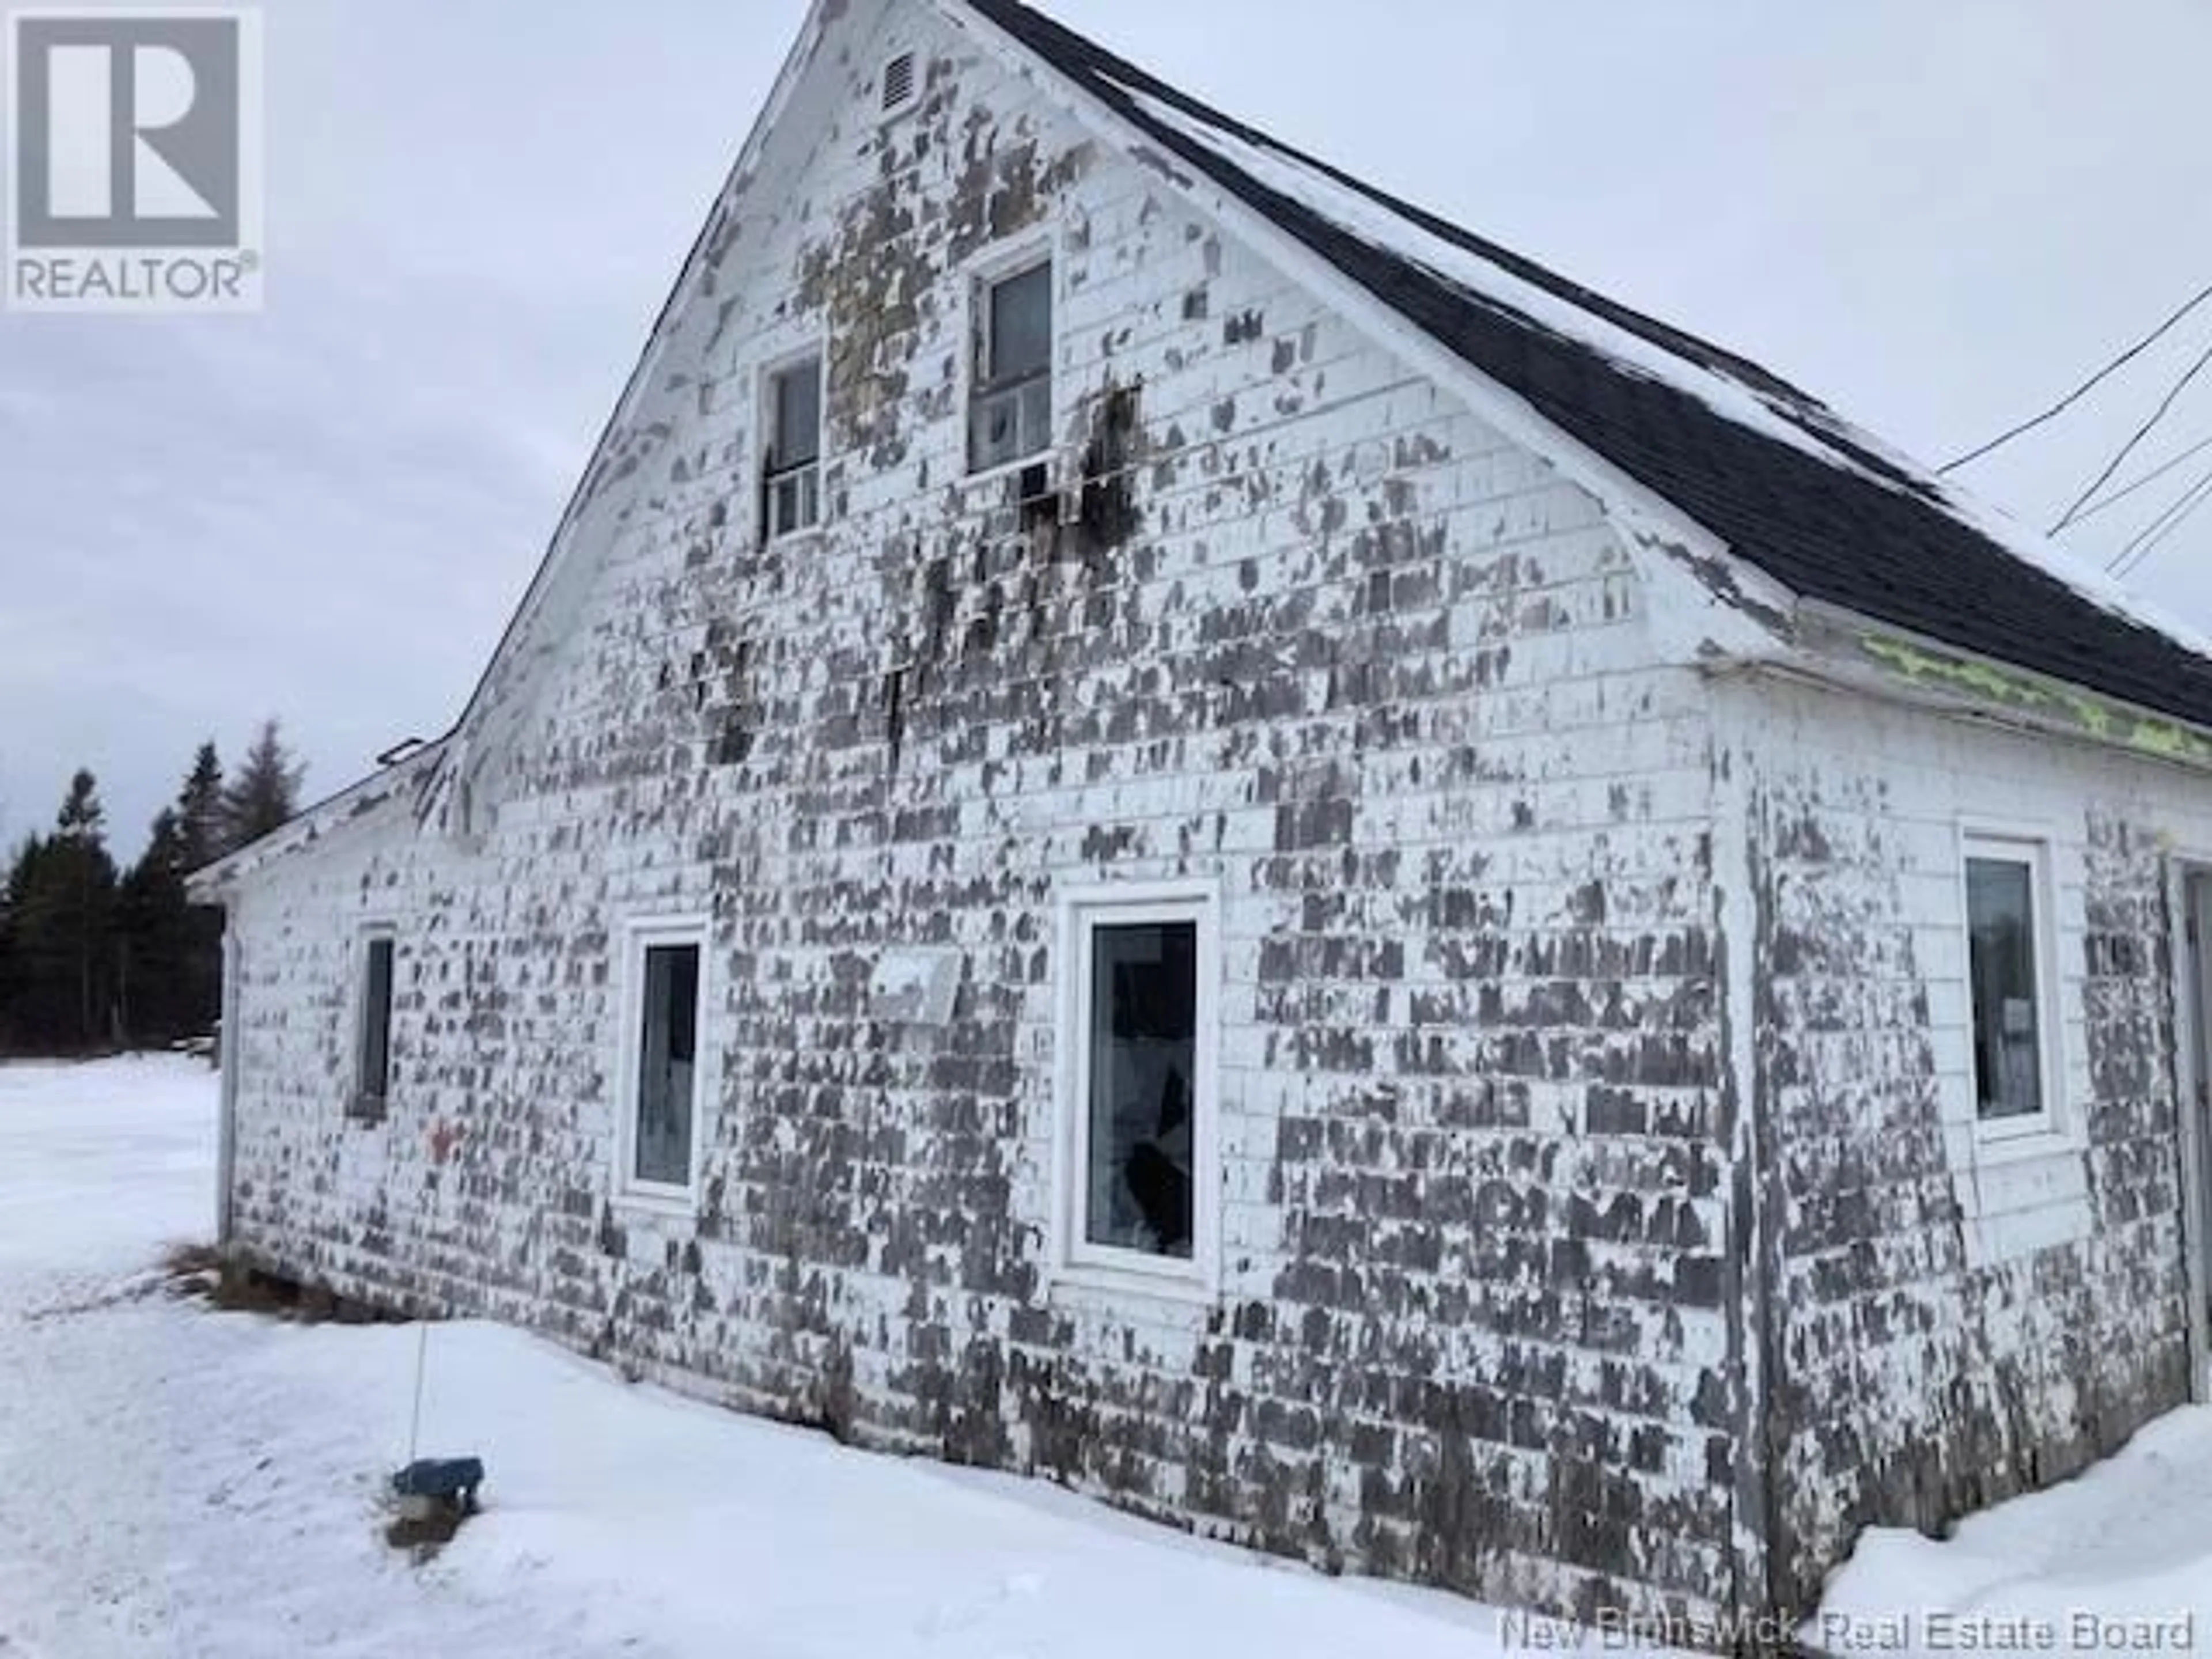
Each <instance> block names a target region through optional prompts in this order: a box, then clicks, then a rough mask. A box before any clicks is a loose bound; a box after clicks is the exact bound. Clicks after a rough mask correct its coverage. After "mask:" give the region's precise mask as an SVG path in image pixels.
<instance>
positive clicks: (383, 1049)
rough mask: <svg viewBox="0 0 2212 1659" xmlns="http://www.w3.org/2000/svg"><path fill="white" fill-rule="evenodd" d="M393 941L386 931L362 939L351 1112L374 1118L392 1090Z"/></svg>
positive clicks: (379, 1115) (379, 1113) (382, 1109)
mask: <svg viewBox="0 0 2212 1659" xmlns="http://www.w3.org/2000/svg"><path fill="white" fill-rule="evenodd" d="M395 948H396V946H395V941H394V940H393V939H392V936H391V935H390V934H388V933H374V934H371V935H370V936H369V937H368V939H366V940H364V941H363V949H362V970H361V1014H360V1018H359V1020H358V1022H357V1024H356V1036H355V1043H354V1072H353V1078H354V1081H353V1114H354V1115H355V1116H356V1117H360V1118H366V1119H370V1120H374V1119H377V1118H380V1117H382V1116H383V1115H384V1107H385V1101H386V1097H387V1096H388V1095H389V1094H390V1093H391V1091H392V963H393V956H394V951H395Z"/></svg>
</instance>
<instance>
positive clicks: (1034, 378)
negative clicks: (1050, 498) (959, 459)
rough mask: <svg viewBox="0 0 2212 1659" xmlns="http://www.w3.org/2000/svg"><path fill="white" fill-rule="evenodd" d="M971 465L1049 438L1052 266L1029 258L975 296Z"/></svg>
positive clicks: (1003, 461) (1021, 452) (1035, 451)
mask: <svg viewBox="0 0 2212 1659" xmlns="http://www.w3.org/2000/svg"><path fill="white" fill-rule="evenodd" d="M976 325H977V327H976V341H975V365H976V372H975V395H974V398H973V399H972V400H971V403H970V404H969V436H968V450H969V465H970V467H971V468H972V469H973V470H975V471H979V472H980V471H984V470H985V469H987V468H990V467H995V466H1005V465H1010V464H1012V462H1015V461H1024V460H1027V459H1030V457H1031V456H1033V455H1039V454H1042V453H1044V451H1045V450H1046V449H1048V447H1051V443H1052V266H1051V265H1050V264H1040V265H1032V266H1031V267H1030V269H1028V270H1024V271H1021V272H1019V273H1018V274H1016V275H1014V276H1008V277H1006V278H1004V279H1003V280H1001V281H999V282H994V283H985V284H984V286H983V288H982V290H981V293H980V294H979V295H978V296H977V305H976Z"/></svg>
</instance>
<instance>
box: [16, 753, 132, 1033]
mask: <svg viewBox="0 0 2212 1659" xmlns="http://www.w3.org/2000/svg"><path fill="white" fill-rule="evenodd" d="M8 916H9V961H10V963H11V972H12V973H13V975H14V980H15V983H14V985H13V987H11V988H12V990H13V994H12V995H11V997H10V998H9V1004H10V1011H11V1012H10V1023H11V1024H12V1025H13V1026H14V1028H15V1030H14V1037H15V1042H16V1043H17V1044H18V1045H19V1046H21V1047H28V1048H35V1049H39V1050H40V1051H44V1052H52V1053H82V1052H85V1051H87V1050H89V1049H93V1048H100V1047H102V1046H104V1045H106V1044H108V1043H112V1042H117V1041H118V1040H119V1039H120V1037H121V1036H122V1031H121V1030H120V1024H121V1022H120V1018H119V1010H118V1006H117V1005H116V1001H115V987H116V980H117V967H118V958H117V956H116V951H115V945H116V934H115V861H114V860H112V858H110V857H109V856H108V853H107V842H106V812H105V811H103V810H102V808H101V806H100V793H99V787H98V785H97V783H96V782H95V781H94V778H93V775H92V774H91V773H89V772H82V771H81V772H79V773H78V774H77V775H76V777H75V778H73V779H71V780H70V790H69V794H68V796H67V797H66V798H65V799H64V800H63V802H62V808H61V811H60V812H59V814H58V815H57V817H56V818H55V821H54V833H53V834H52V835H51V836H47V837H46V838H45V839H44V840H41V841H34V842H30V843H27V845H26V846H25V848H24V849H23V851H22V853H21V854H20V855H19V857H18V859H17V860H16V866H15V871H14V872H13V873H12V874H11V876H10V878H9V905H8Z"/></svg>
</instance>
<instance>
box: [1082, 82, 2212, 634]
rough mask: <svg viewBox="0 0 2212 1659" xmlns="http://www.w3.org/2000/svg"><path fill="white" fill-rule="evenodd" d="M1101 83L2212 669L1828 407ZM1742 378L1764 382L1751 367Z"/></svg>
mask: <svg viewBox="0 0 2212 1659" xmlns="http://www.w3.org/2000/svg"><path fill="white" fill-rule="evenodd" d="M1101 78H1103V79H1104V80H1106V81H1108V82H1111V83H1112V84H1113V85H1114V86H1115V88H1116V89H1117V90H1118V91H1119V92H1121V94H1122V95H1124V96H1125V97H1127V99H1128V100H1130V101H1131V103H1132V104H1133V105H1134V106H1136V108H1137V109H1139V111H1141V112H1143V113H1144V114H1145V115H1146V116H1148V117H1149V118H1151V119H1152V120H1153V121H1156V122H1158V123H1159V124H1161V125H1164V126H1166V127H1169V128H1170V129H1172V130H1173V131H1176V132H1177V133H1179V134H1181V135H1182V137H1184V138H1186V139H1188V141H1189V142H1191V143H1195V144H1198V145H1200V146H1202V147H1203V148H1204V149H1206V150H1208V151H1211V152H1212V154H1213V155H1216V156H1218V157H1219V158H1220V159H1221V160H1222V161H1225V162H1227V163H1228V164H1229V165H1231V166H1232V167H1236V168H1237V169H1239V170H1241V171H1242V172H1243V173H1245V174H1246V175H1247V176H1249V178H1250V179H1253V180H1254V181H1255V183H1257V184H1259V185H1262V186H1263V187H1265V188H1266V189H1267V190H1269V191H1273V192H1275V193H1276V194H1278V195H1279V196H1281V197H1285V198H1286V199H1287V200H1289V201H1291V202H1294V203H1296V204H1298V205H1299V206H1301V207H1303V208H1304V209H1305V210H1307V211H1309V212H1311V213H1313V214H1316V215H1317V216H1320V217H1322V218H1323V219H1325V220H1327V221H1328V222H1330V223H1331V224H1333V225H1335V226H1336V227H1338V228H1340V229H1341V230H1344V231H1346V232H1348V233H1350V234H1352V235H1354V236H1357V237H1358V238H1360V239H1361V240H1364V241H1365V242H1368V243H1369V244H1370V245H1372V246H1374V247H1376V248H1377V249H1378V250H1382V251H1383V252H1388V253H1389V254H1390V255H1392V256H1393V257H1395V258H1401V259H1406V260H1409V261H1412V262H1413V263H1414V264H1419V265H1420V266H1421V267H1423V268H1424V269H1425V270H1428V271H1429V272H1431V274H1433V275H1434V276H1437V277H1439V278H1441V279H1443V281H1445V282H1448V283H1451V284H1452V285H1453V286H1454V287H1455V288H1457V289H1462V291H1463V292H1464V293H1465V294H1466V295H1467V296H1468V298H1469V299H1471V300H1473V301H1474V302H1476V303H1477V304H1480V305H1483V306H1486V307H1492V309H1495V310H1498V311H1501V312H1504V313H1509V314H1510V315H1512V316H1514V317H1516V318H1517V319H1520V320H1522V321H1524V322H1527V323H1533V324H1534V325H1536V326H1538V327H1540V328H1542V329H1545V330H1547V331H1550V332H1552V333H1554V334H1557V335H1559V336H1561V337H1565V338H1566V339H1570V340H1573V341H1575V342H1577V343H1579V344H1581V345H1583V346H1584V347H1586V348H1588V349H1590V350H1591V351H1594V352H1595V353H1597V354H1598V355H1600V356H1602V357H1603V358H1605V359H1606V360H1607V362H1609V363H1611V364H1612V365H1613V367H1615V368H1618V369H1620V371H1621V372H1623V373H1626V374H1637V375H1641V376H1644V377H1646V378H1648V379H1650V380H1656V381H1660V382H1662V383H1663V384H1665V385H1667V386H1671V387H1673V388H1674V389H1675V390H1676V391H1679V392H1683V393H1685V394H1686V395H1687V396H1689V397H1692V398H1695V399H1697V400H1698V402H1699V403H1700V404H1703V405H1704V406H1705V407H1706V408H1707V409H1709V410H1711V411H1713V413H1715V414H1717V415H1718V416H1721V417H1723V419H1725V420H1728V421H1729V422H1734V423H1735V424H1736V425H1738V426H1741V427H1743V428H1747V429H1749V430H1751V431H1753V432H1756V433H1758V434H1759V435H1761V436H1762V437H1765V438H1767V439H1769V440H1771V441H1774V442H1777V443H1780V444H1785V445H1787V446H1789V447H1790V448H1791V449H1794V450H1796V451H1797V452H1799V453H1802V454H1805V455H1808V456H1810V457H1812V458H1814V459H1817V460H1819V461H1820V462H1822V463H1823V464H1824V465H1828V466H1832V467H1836V468H1838V469H1841V470H1843V471H1846V472H1849V473H1850V474H1852V475H1853V476H1854V477H1858V478H1860V479H1862V480H1863V481H1865V482H1867V483H1871V484H1875V485H1876V486H1879V487H1880V488H1881V489H1889V490H1894V491H1900V492H1905V493H1909V494H1911V495H1917V496H1918V497H1919V498H1920V499H1921V500H1923V501H1926V502H1927V503H1929V504H1930V505H1932V506H1934V507H1936V508H1937V509H1938V510H1940V511H1942V512H1943V513H1948V515H1950V516H1951V517H1953V518H1954V519H1956V520H1958V521H1959V522H1960V524H1961V525H1963V526H1966V528H1968V529H1970V530H1972V531H1973V532H1976V533H1977V534H1978V535H1980V536H1982V537H1984V538H1987V539H1988V540H1989V541H1990V542H1992V543H1994V544H1996V545H1997V546H1998V547H1999V548H2001V549H2002V550H2003V551H2005V552H2006V553H2008V554H2010V555H2011V556H2013V557H2015V558H2016V559H2019V560H2021V561H2022V562H2025V563H2027V564H2029V565H2031V566H2033V567H2034V568H2037V569H2039V570H2041V571H2042V572H2044V573H2045V574H2047V575H2050V576H2051V577H2053V578H2055V579H2056V580H2059V581H2061V582H2063V583H2064V584H2065V585H2066V586H2068V587H2069V588H2070V589H2072V590H2073V591H2074V592H2075V593H2077V594H2079V595H2080V596H2081V597H2082V598H2083V599H2087V600H2088V601H2089V602H2090V603H2092V604H2093V605H2097V606H2098V607H2100V609H2102V610H2105V611H2109V612H2111V613H2112V614H2113V615H2115V616H2117V617H2121V618H2123V619H2124V620H2125V621H2126V622H2128V623H2130V624H2131V625H2134V626H2136V627H2141V628H2147V629H2154V630H2155V631H2156V632H2158V633H2160V634H2161V635H2165V636H2166V638H2167V639H2169V640H2171V641H2173V642H2174V643H2175V644H2177V645H2179V646H2181V647H2183V648H2185V649H2186V650H2188V651H2190V652H2191V653H2196V654H2197V655H2199V656H2202V657H2204V658H2207V659H2212V635H2207V634H2205V633H2204V632H2203V631H2202V630H2200V629H2196V628H2194V627H2192V626H2191V625H2190V624H2189V623H2186V622H2184V621H2182V620H2181V619H2180V618H2179V617H2175V616H2173V615H2172V614H2171V613H2169V612H2166V611H2162V610H2160V608H2159V607H2158V606H2156V605H2153V604H2151V603H2150V602H2148V601H2147V600H2145V599H2142V597H2141V596H2139V595H2137V594H2136V593H2134V592H2130V590H2129V589H2128V588H2126V587H2125V586H2123V585H2122V584H2121V583H2119V582H2118V581H2117V580H2113V579H2112V578H2111V577H2109V576H2107V575H2106V574H2104V573H2103V572H2102V571H2100V570H2098V569H2097V568H2094V567H2093V566H2091V565H2088V564H2086V563H2084V562H2081V561H2080V560H2078V559H2076V558H2075V556H2073V555H2072V554H2071V553H2069V552H2068V551H2067V550H2065V549H2063V548H2062V547H2060V546H2059V545H2058V544H2056V543H2055V542H2054V541H2052V540H2051V538H2049V537H2048V536H2045V535H2043V534H2041V533H2040V532H2036V531H2034V530H2033V529H2031V528H2030V527H2028V526H2025V525H2022V524H2021V523H2020V522H2018V521H2017V520H2014V519H2012V518H2010V517H2009V516H2008V515H2006V514H2005V513H2002V512H2001V511H1999V510H1997V509H1996V508H1995V507H1991V506H1990V505H1989V504H1987V503H1985V502H1983V501H1979V500H1978V499H1977V498H1975V497H1973V496H1972V495H1969V494H1967V493H1966V491H1964V490H1961V489H1959V488H1958V487H1957V486H1955V485H1954V484H1952V483H1949V482H1948V481H1947V480H1944V479H1942V478H1941V477H1937V476H1936V475H1935V474H1934V473H1932V472H1931V471H1928V470H1927V469H1926V468H1925V467H1923V465H1921V464H1920V463H1918V462H1917V461H1915V460H1914V459H1911V458H1910V457H1908V456H1906V455H1905V454H1903V453H1900V452H1899V451H1896V450H1894V449H1893V448H1892V447H1889V446H1887V444H1885V443H1883V442H1882V441H1880V440H1879V439H1877V438H1875V437H1874V436H1873V435H1870V434H1869V433H1867V432H1865V431H1863V430H1862V429H1860V428H1857V427H1854V426H1852V425H1851V424H1850V423H1849V422H1845V421H1844V420H1843V419H1842V418H1841V417H1840V416H1837V415H1836V414H1835V413H1834V411H1832V410H1830V409H1829V408H1828V407H1827V406H1826V404H1821V403H1820V402H1819V401H1818V400H1816V399H1814V398H1809V397H1807V396H1805V395H1804V394H1802V393H1799V392H1795V391H1794V389H1792V388H1787V387H1785V386H1783V385H1782V383H1780V382H1779V381H1777V380H1774V379H1773V378H1772V377H1771V376H1765V375H1764V374H1763V371H1759V374H1760V377H1761V378H1762V379H1764V380H1765V382H1766V384H1765V386H1759V385H1754V384H1752V382H1751V380H1750V379H1749V378H1747V377H1744V376H1740V375H1738V374H1732V373H1730V372H1729V367H1728V366H1729V365H1730V364H1732V363H1736V362H1740V361H1741V360H1735V359H1732V358H1730V357H1729V356H1728V355H1727V354H1725V353H1721V352H1718V351H1711V353H1710V356H1709V358H1708V360H1706V361H1699V360H1698V359H1696V358H1692V357H1691V356H1686V355H1684V354H1683V353H1682V352H1681V351H1679V350H1676V349H1670V348H1669V346H1668V344H1666V343H1663V342H1662V338H1657V337H1654V332H1653V331H1638V330H1636V329H1632V328H1630V327H1627V326H1624V325H1621V324H1620V323H1618V322H1615V321H1614V320H1613V319H1611V318H1609V317H1608V316H1607V315H1606V314H1604V313H1602V312H1601V311H1600V310H1597V309H1594V308H1592V307H1590V306H1589V305H1588V304H1585V303H1581V302H1578V301H1577V299H1575V298H1571V297H1569V294H1568V293H1563V292H1561V291H1560V290H1561V289H1562V288H1569V292H1571V291H1572V290H1571V288H1570V287H1569V285H1566V284H1564V283H1556V284H1554V285H1553V286H1546V285H1542V284H1540V283H1536V282H1533V281H1531V280H1529V279H1528V277H1526V276H1522V275H1520V274H1518V273H1516V271H1514V270H1510V269H1508V268H1507V266H1506V265H1505V264H1503V263H1501V262H1500V261H1499V260H1498V258H1492V257H1490V256H1489V255H1487V254H1486V253H1485V252H1482V251H1481V248H1482V246H1483V245H1481V244H1480V243H1479V242H1477V241H1475V240H1474V238H1472V237H1462V238H1457V239H1454V238H1450V237H1447V236H1445V235H1443V234H1439V233H1438V232H1437V231H1436V230H1431V229H1430V228H1426V227H1425V226H1424V225H1423V224H1422V223H1421V222H1419V220H1417V219H1416V218H1414V217H1413V216H1409V215H1408V213H1407V212H1406V211H1403V210H1401V209H1400V208H1399V207H1398V206H1396V205H1395V204H1392V203H1391V202H1390V201H1389V199H1388V198H1386V197H1383V196H1382V194H1381V193H1380V192H1378V191H1372V190H1370V189H1368V188H1366V187H1364V186H1362V185H1359V184H1358V181H1356V180H1352V179H1347V178H1346V177H1345V176H1344V175H1342V174H1340V173H1336V172H1335V171H1334V169H1331V168H1328V167H1323V166H1322V165H1321V164H1319V163H1317V162H1316V161H1312V160H1310V158H1308V157H1306V156H1304V155H1300V154H1298V153H1297V152H1296V151H1294V150H1291V149H1287V148H1285V147H1283V146H1280V145H1277V144H1274V143H1270V142H1268V141H1267V140H1266V139H1265V138H1264V137H1263V136H1262V135H1260V134H1258V133H1255V132H1254V131H1252V130H1250V129H1249V128H1244V127H1242V126H1241V125H1235V124H1229V123H1224V122H1216V121H1212V120H1208V119H1206V118H1204V117H1202V116H1200V115H1199V114H1196V113H1194V112H1193V111H1192V109H1190V108H1188V107H1185V106H1183V105H1182V104H1181V103H1178V102H1174V101H1170V100H1168V99H1166V98H1163V97H1160V96H1158V95H1156V94H1153V93H1152V92H1149V91H1147V90H1146V88H1144V87H1143V86H1141V85H1138V84H1133V83H1132V82H1129V81H1125V80H1123V79H1121V78H1120V77H1118V76H1114V75H1112V74H1110V73H1106V74H1103V75H1102V77H1101ZM1655 331H1656V330H1655ZM1700 344H1702V343H1700ZM1742 367H1743V368H1747V369H1753V370H1754V371H1755V366H1754V365H1749V364H1743V365H1742ZM1769 388H1772V389H1769Z"/></svg>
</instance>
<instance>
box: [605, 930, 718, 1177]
mask: <svg viewBox="0 0 2212 1659" xmlns="http://www.w3.org/2000/svg"><path fill="white" fill-rule="evenodd" d="M630 938H631V948H630V961H629V975H628V983H629V994H628V999H627V1000H628V1005H629V1006H628V1009H627V1012H626V1016H625V1048H624V1054H623V1077H622V1086H621V1094H620V1098H619V1107H618V1109H619V1111H620V1114H621V1118H620V1124H619V1129H620V1133H619V1135H618V1137H617V1139H618V1155H619V1157H620V1159H621V1167H620V1170H619V1171H618V1175H619V1177H620V1179H619V1181H618V1183H617V1184H618V1186H619V1187H620V1188H621V1189H622V1190H623V1191H625V1192H627V1193H629V1194H632V1195H635V1196H643V1197H648V1198H651V1197H667V1198H679V1199H680V1198H685V1197H688V1196H690V1194H691V1191H692V1189H693V1187H694V1185H695V1184H696V1171H697V1168H698V1134H699V1097H700V1091H701V1087H702V1083H701V1078H700V1072H701V1070H702V1047H703V1045H702V1036H703V1028H704V1018H703V1015H704V1004H705V995H704V993H705V989H706V986H705V977H706V954H707V951H706V937H705V930H704V928H703V927H699V926H696V925H695V924H690V923H641V924H638V925H636V926H635V927H633V928H632V929H631V933H630Z"/></svg>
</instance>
